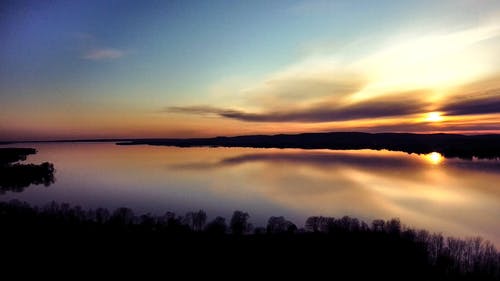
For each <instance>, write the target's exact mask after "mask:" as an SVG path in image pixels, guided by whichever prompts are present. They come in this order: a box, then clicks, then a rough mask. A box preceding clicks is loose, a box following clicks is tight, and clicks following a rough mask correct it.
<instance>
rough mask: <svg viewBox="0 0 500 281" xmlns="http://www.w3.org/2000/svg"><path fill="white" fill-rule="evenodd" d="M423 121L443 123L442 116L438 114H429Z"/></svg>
mask: <svg viewBox="0 0 500 281" xmlns="http://www.w3.org/2000/svg"><path fill="white" fill-rule="evenodd" d="M425 121H427V122H441V121H443V116H441V113H440V112H429V113H427V115H426V118H425Z"/></svg>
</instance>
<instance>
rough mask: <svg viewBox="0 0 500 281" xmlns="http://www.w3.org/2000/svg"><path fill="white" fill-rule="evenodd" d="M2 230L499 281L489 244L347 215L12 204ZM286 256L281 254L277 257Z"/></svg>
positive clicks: (5, 209)
mask: <svg viewBox="0 0 500 281" xmlns="http://www.w3.org/2000/svg"><path fill="white" fill-rule="evenodd" d="M0 227H1V229H2V233H3V235H6V234H11V235H12V236H15V235H17V234H21V233H30V235H32V234H40V233H45V234H46V233H58V234H60V233H79V234H85V235H86V234H89V233H94V234H95V233H107V234H110V233H111V234H112V235H113V236H114V235H118V234H120V235H122V234H124V233H125V234H128V235H132V236H134V235H137V236H140V237H170V238H169V239H172V237H181V240H182V241H184V242H186V241H191V242H192V241H197V242H196V243H198V245H205V244H208V243H212V242H213V241H218V243H222V244H221V245H225V246H221V247H223V248H224V247H226V248H234V247H240V246H241V245H242V244H244V245H246V247H249V248H248V249H247V251H251V250H252V249H255V248H258V249H261V250H262V251H264V252H265V251H267V250H268V249H271V248H272V247H276V245H286V246H283V248H280V249H281V250H280V251H283V252H286V251H289V248H296V249H297V251H298V252H303V253H304V254H303V255H301V256H307V254H305V253H309V254H310V253H316V251H317V252H318V253H319V252H322V251H323V250H326V249H332V250H329V254H330V258H332V259H337V260H339V261H340V260H342V261H343V262H346V260H347V261H349V260H354V261H356V262H359V259H361V260H363V259H366V260H365V262H364V264H373V263H375V264H382V261H388V262H387V263H398V262H401V263H404V264H403V265H404V266H411V267H412V268H413V267H415V266H418V270H417V269H415V268H413V269H414V270H415V272H420V273H421V274H424V272H425V274H428V275H425V276H438V277H439V278H438V279H436V280H499V279H500V253H499V252H498V251H497V250H496V248H495V246H494V245H493V244H492V243H491V242H489V241H487V240H484V239H482V238H481V237H469V238H465V239H462V238H456V237H446V236H444V235H442V234H440V233H431V232H429V231H427V230H423V229H415V228H411V227H408V226H405V225H403V224H402V223H401V222H400V220H399V219H397V218H393V219H390V220H381V219H376V220H373V221H372V222H371V223H366V222H364V221H362V220H359V219H357V218H352V217H348V216H344V217H341V218H334V217H325V216H312V217H309V218H307V220H306V221H305V223H304V225H303V226H302V227H298V226H297V225H296V224H294V223H293V222H291V221H289V220H287V219H286V218H284V217H283V216H272V217H270V218H269V220H268V221H267V225H266V226H265V227H254V226H253V225H252V224H251V223H250V215H249V214H248V213H246V212H244V211H239V210H237V211H234V213H233V214H232V216H231V218H230V219H229V220H226V218H224V217H221V216H217V217H215V218H214V219H212V220H208V216H207V214H206V213H205V211H203V210H198V211H192V212H187V213H186V214H185V215H178V214H175V213H173V212H166V213H165V214H163V215H153V214H150V213H147V214H142V215H136V214H135V213H134V212H133V210H132V209H130V208H124V207H122V208H117V209H115V210H113V211H110V210H108V209H106V208H97V209H88V210H86V209H83V208H82V207H80V206H71V205H69V204H67V203H62V204H59V203H57V202H51V203H49V204H47V205H45V206H43V207H35V206H30V205H29V204H28V203H26V202H21V201H18V200H12V201H10V202H0ZM146 239H147V238H146ZM200 239H201V240H200ZM174 241H177V240H175V239H174ZM200 241H201V242H200ZM221 241H223V242H221ZM227 241H229V242H227ZM196 243H194V244H196ZM248 245H252V246H248ZM264 245H265V246H264ZM332 245H333V246H332ZM199 247H201V246H199ZM301 247H302V248H301ZM284 249H286V250H284ZM300 249H302V250H300ZM311 251H312V252H311ZM288 258H289V257H288V256H280V259H288ZM362 264H363V262H362ZM384 264H385V263H384ZM399 266H401V265H399ZM413 269H412V270H413Z"/></svg>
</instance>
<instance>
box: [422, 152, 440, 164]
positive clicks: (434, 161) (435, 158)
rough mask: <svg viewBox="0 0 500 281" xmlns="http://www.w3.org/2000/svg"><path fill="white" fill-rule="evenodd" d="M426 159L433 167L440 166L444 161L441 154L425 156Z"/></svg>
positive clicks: (435, 153)
mask: <svg viewBox="0 0 500 281" xmlns="http://www.w3.org/2000/svg"><path fill="white" fill-rule="evenodd" d="M424 159H425V160H427V161H428V162H429V163H431V164H433V165H438V164H440V163H442V162H443V161H444V157H443V155H441V153H439V152H431V153H429V154H425V155H424Z"/></svg>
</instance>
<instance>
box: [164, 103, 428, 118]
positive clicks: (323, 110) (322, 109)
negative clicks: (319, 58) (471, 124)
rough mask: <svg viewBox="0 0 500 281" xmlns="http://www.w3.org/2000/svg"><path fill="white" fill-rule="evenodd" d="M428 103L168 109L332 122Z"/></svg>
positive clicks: (404, 111)
mask: <svg viewBox="0 0 500 281" xmlns="http://www.w3.org/2000/svg"><path fill="white" fill-rule="evenodd" d="M426 106H427V104H425V103H424V102H422V101H419V100H417V99H414V98H407V97H400V98H398V99H394V98H392V99H386V100H370V101H365V102H360V103H355V104H351V105H343V106H338V105H336V104H333V103H321V104H317V105H315V106H311V107H308V108H302V109H296V110H286V111H270V112H263V113H249V112H245V111H242V110H234V109H222V108H217V107H212V106H187V107H169V108H167V110H166V111H167V112H174V113H185V114H198V115H210V114H214V115H218V116H221V117H226V118H231V119H236V120H241V121H249V122H304V123H307V122H332V121H346V120H355V119H365V118H377V117H393V116H403V115H408V114H414V113H419V112H422V110H423V109H424V108H425V107H426Z"/></svg>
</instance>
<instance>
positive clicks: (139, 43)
mask: <svg viewBox="0 0 500 281" xmlns="http://www.w3.org/2000/svg"><path fill="white" fill-rule="evenodd" d="M1 8H2V11H4V13H3V14H5V15H7V16H6V17H4V18H3V19H1V20H0V24H1V26H2V28H0V36H1V38H2V39H3V41H4V42H5V44H3V45H2V46H0V94H1V96H0V97H1V105H0V109H1V111H2V114H1V117H0V118H1V119H0V140H50V139H82V138H148V137H151V138H161V137H164V138H168V137H210V136H219V135H227V136H234V135H245V134H278V133H301V132H325V131H366V132H412V133H463V134H486V133H500V66H499V65H500V58H499V57H498V55H497V53H498V50H499V49H500V21H499V20H498V18H500V17H499V15H500V3H498V2H495V1H468V0H466V1H460V2H457V1H440V2H439V3H435V1H405V3H393V2H390V1H380V3H379V2H377V3H376V4H373V3H357V4H356V3H352V2H351V1H321V0H313V1H280V2H279V3H267V2H259V1H257V2H253V3H247V4H244V3H232V2H226V1H213V2H211V3H202V2H201V3H185V2H182V1H180V2H176V1H172V2H168V3H166V2H165V3H161V2H160V3H152V2H151V3H136V2H134V1H122V2H118V3H115V2H111V1H109V2H107V1H96V2H93V1H73V2H72V3H65V2H55V3H54V4H49V3H43V2H40V3H36V4H35V3H5V4H4V5H2V7H1ZM464 11H467V13H466V12H464Z"/></svg>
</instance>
